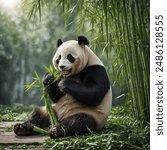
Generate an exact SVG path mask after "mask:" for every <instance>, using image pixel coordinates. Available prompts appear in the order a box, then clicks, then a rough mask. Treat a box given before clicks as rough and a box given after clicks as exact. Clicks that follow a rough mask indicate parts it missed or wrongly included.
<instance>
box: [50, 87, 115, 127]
mask: <svg viewBox="0 0 167 150" xmlns="http://www.w3.org/2000/svg"><path fill="white" fill-rule="evenodd" d="M111 100H112V93H111V89H110V90H109V91H108V92H107V93H106V95H105V97H104V99H103V101H102V102H101V103H100V105H98V106H95V107H88V106H86V105H82V104H80V103H79V102H77V101H76V100H75V99H74V98H73V97H72V96H71V95H69V94H66V95H64V96H63V97H62V98H61V99H60V100H59V101H58V102H57V103H55V104H54V105H53V107H54V110H55V111H56V113H57V117H58V120H59V121H61V120H63V119H65V118H67V117H69V116H72V115H75V114H79V113H85V114H88V115H91V116H92V117H93V118H94V119H95V120H96V122H97V130H100V129H101V128H103V126H104V124H105V122H106V120H107V117H108V115H109V113H110V110H111Z"/></svg>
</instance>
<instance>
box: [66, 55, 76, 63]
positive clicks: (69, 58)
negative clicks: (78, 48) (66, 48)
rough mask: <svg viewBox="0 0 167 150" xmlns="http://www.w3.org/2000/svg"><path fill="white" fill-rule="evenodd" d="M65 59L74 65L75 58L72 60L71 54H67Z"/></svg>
mask: <svg viewBox="0 0 167 150" xmlns="http://www.w3.org/2000/svg"><path fill="white" fill-rule="evenodd" d="M67 59H68V60H69V61H70V62H71V63H74V61H75V58H74V57H73V56H72V55H71V54H68V55H67Z"/></svg>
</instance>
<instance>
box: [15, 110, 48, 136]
mask: <svg viewBox="0 0 167 150" xmlns="http://www.w3.org/2000/svg"><path fill="white" fill-rule="evenodd" d="M34 125H35V126H37V127H40V128H47V127H49V126H50V121H49V117H48V114H47V112H46V108H45V107H37V108H35V109H34V110H33V111H32V112H31V114H30V116H29V118H28V119H27V120H26V121H25V122H24V123H18V124H15V125H14V132H15V134H16V135H19V136H27V135H34V134H37V133H36V132H34V131H33V126H34Z"/></svg>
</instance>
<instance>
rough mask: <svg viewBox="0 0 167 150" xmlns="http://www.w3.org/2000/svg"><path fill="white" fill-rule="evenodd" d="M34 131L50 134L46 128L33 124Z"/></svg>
mask: <svg viewBox="0 0 167 150" xmlns="http://www.w3.org/2000/svg"><path fill="white" fill-rule="evenodd" d="M33 131H35V132H38V133H42V134H46V135H48V131H46V130H44V129H42V128H39V127H37V126H33Z"/></svg>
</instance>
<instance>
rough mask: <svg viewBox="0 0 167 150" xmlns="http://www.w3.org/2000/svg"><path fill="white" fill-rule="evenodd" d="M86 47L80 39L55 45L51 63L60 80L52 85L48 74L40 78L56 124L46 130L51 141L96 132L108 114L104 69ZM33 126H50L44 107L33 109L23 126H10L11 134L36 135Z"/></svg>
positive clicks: (109, 92)
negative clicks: (54, 115)
mask: <svg viewBox="0 0 167 150" xmlns="http://www.w3.org/2000/svg"><path fill="white" fill-rule="evenodd" d="M88 44H89V41H88V39H87V38H86V37H84V36H79V37H78V40H69V41H67V42H62V40H61V39H59V40H58V41H57V51H56V53H55V55H54V57H53V60H52V62H53V66H54V67H55V69H58V70H59V71H61V72H62V77H61V78H60V79H59V80H57V81H55V82H53V81H54V77H53V75H51V74H49V73H47V74H45V75H44V77H43V84H44V85H45V87H47V90H48V93H49V96H50V98H51V99H52V101H53V104H52V108H53V110H54V112H55V114H56V116H57V119H58V124H57V125H56V126H55V127H53V128H51V129H50V130H49V135H50V137H51V138H59V137H64V136H72V135H84V134H86V133H87V132H88V131H89V130H92V131H94V132H96V131H100V130H101V129H102V128H103V127H104V125H105V122H106V120H107V118H108V115H109V113H110V110H111V105H112V104H111V103H112V91H111V87H110V82H109V79H108V76H107V73H106V69H105V66H104V64H103V63H102V62H101V60H100V59H99V58H98V57H97V56H96V55H95V53H94V52H93V51H92V50H91V49H90V48H89V47H88ZM51 83H52V84H51ZM33 125H36V126H38V127H41V128H47V127H49V126H50V121H49V117H48V114H47V112H46V108H45V106H44V107H37V108H35V109H34V110H33V111H32V113H31V115H30V117H29V118H28V119H27V120H26V121H25V122H24V123H20V124H16V125H15V126H14V132H15V134H16V135H18V136H22V135H32V134H36V133H35V132H34V131H33V130H32V128H33Z"/></svg>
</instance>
